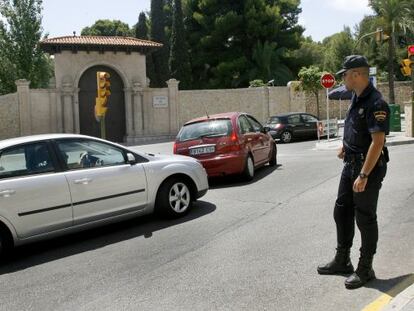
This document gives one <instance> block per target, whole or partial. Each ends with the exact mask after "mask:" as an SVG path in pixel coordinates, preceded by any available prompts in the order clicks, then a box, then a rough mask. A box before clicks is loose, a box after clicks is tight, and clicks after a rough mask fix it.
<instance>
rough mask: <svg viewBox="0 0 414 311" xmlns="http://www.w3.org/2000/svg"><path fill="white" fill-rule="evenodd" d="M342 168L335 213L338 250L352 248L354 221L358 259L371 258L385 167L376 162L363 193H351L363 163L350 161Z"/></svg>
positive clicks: (375, 239)
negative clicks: (357, 239) (356, 228)
mask: <svg viewBox="0 0 414 311" xmlns="http://www.w3.org/2000/svg"><path fill="white" fill-rule="evenodd" d="M344 164H345V165H344V168H343V170H342V174H341V181H340V183H339V189H338V197H337V200H336V202H335V209H334V219H335V223H336V232H337V243H338V248H351V247H352V243H353V239H354V235H355V220H356V223H357V226H358V229H359V231H360V233H361V248H360V252H361V257H373V256H374V254H375V252H376V250H377V242H378V223H377V202H378V194H379V190H380V188H381V185H382V181H383V179H384V177H385V174H386V172H387V164H386V163H385V161H383V160H381V159H380V160H379V162H378V163H377V165H376V166H375V168H374V169H373V170H372V172H371V173H370V175H369V177H368V181H367V185H366V187H365V191H363V192H354V191H353V190H352V187H353V184H354V181H355V179H356V178H357V177H358V175H359V173H360V172H361V168H362V165H363V162H362V161H352V162H345V163H344Z"/></svg>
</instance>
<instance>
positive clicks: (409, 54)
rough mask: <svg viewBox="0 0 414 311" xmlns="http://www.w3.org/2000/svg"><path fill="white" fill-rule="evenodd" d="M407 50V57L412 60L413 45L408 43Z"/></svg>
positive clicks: (413, 55) (413, 53)
mask: <svg viewBox="0 0 414 311" xmlns="http://www.w3.org/2000/svg"><path fill="white" fill-rule="evenodd" d="M407 52H408V58H409V59H410V60H411V61H414V45H409V46H408V48H407Z"/></svg>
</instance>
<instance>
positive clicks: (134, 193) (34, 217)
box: [0, 134, 208, 258]
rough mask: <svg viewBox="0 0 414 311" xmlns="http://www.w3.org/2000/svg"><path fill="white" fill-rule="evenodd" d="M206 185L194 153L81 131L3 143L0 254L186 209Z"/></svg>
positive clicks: (0, 158)
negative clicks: (145, 148)
mask: <svg viewBox="0 0 414 311" xmlns="http://www.w3.org/2000/svg"><path fill="white" fill-rule="evenodd" d="M207 190H208V181H207V174H206V171H205V170H204V168H203V167H202V165H201V164H200V163H199V162H198V161H197V160H195V159H193V158H190V157H184V156H166V155H165V156H162V155H152V154H143V153H137V152H134V151H131V150H129V149H127V148H125V147H123V146H121V145H118V144H115V143H111V142H108V141H106V140H102V139H98V138H93V137H89V136H83V135H72V134H47V135H35V136H28V137H20V138H13V139H7V140H3V141H0V258H1V255H2V254H3V255H4V253H5V252H6V251H7V250H8V249H9V248H11V247H13V246H17V245H21V244H25V243H28V242H32V241H35V240H41V239H44V238H49V237H53V236H58V235H62V234H65V233H69V232H74V231H78V230H81V229H85V228H90V227H94V226H98V225H103V224H106V223H109V222H114V221H120V220H123V219H127V218H131V217H135V216H138V215H144V214H148V213H151V212H156V213H159V214H161V215H163V216H167V217H178V216H181V215H184V214H185V213H187V212H188V211H189V209H190V208H191V205H192V202H193V201H195V200H196V199H198V198H200V197H201V196H203V195H204V194H205V193H206V192H207Z"/></svg>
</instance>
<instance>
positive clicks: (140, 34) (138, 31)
mask: <svg viewBox="0 0 414 311" xmlns="http://www.w3.org/2000/svg"><path fill="white" fill-rule="evenodd" d="M147 24H148V21H147V15H146V14H145V13H144V12H141V13H140V14H139V17H138V23H137V24H136V25H135V37H136V38H138V39H143V40H148V25H147ZM146 67H147V77H148V78H149V79H150V81H155V72H154V60H153V58H152V53H151V52H150V53H148V54H147V55H146Z"/></svg>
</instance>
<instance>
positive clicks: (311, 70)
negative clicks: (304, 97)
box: [298, 66, 323, 118]
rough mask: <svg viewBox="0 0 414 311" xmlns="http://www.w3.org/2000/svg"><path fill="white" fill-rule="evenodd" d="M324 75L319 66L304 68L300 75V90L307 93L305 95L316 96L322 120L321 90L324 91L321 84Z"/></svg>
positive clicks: (317, 109)
mask: <svg viewBox="0 0 414 311" xmlns="http://www.w3.org/2000/svg"><path fill="white" fill-rule="evenodd" d="M322 74H323V72H322V71H321V70H320V69H319V67H317V66H309V67H307V68H306V67H303V68H302V69H301V70H300V71H299V74H298V76H299V81H300V82H301V83H300V85H299V88H300V89H302V90H303V91H305V93H307V94H310V95H314V96H315V99H316V111H317V115H318V118H320V112H319V90H321V89H322V85H321V83H320V80H321V76H322Z"/></svg>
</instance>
